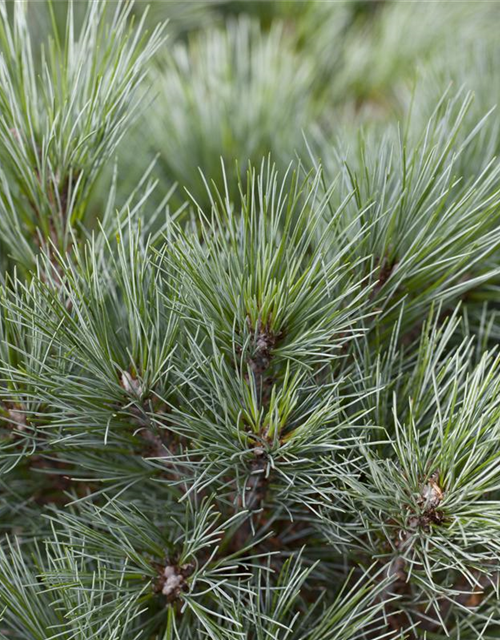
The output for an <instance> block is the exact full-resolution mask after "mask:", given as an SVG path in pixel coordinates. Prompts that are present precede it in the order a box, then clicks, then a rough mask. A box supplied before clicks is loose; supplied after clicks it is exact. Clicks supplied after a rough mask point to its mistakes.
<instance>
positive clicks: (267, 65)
mask: <svg viewBox="0 0 500 640" xmlns="http://www.w3.org/2000/svg"><path fill="white" fill-rule="evenodd" d="M67 4H68V3H67V1H66V0H56V1H55V2H52V3H51V4H50V3H49V2H48V1H47V0H28V1H27V5H28V11H27V16H28V22H29V25H30V28H31V29H32V31H33V33H34V34H35V35H36V36H37V39H38V40H39V42H40V43H43V42H44V41H45V40H46V37H47V33H48V31H49V30H50V28H51V27H50V26H51V21H52V20H53V21H55V22H56V24H57V25H58V28H59V31H60V33H61V34H63V33H64V29H65V22H66V15H67ZM74 6H75V14H76V16H77V23H78V18H80V19H83V16H84V15H85V11H86V10H87V6H88V1H87V0H76V1H75V2H74ZM133 13H134V14H135V16H136V17H137V18H139V17H142V15H143V14H144V13H146V20H147V23H148V24H149V25H150V27H151V29H153V28H154V27H155V26H156V25H157V24H158V23H159V22H165V21H167V22H168V26H167V32H168V34H169V37H168V39H167V41H166V43H165V45H164V46H163V47H162V49H161V50H160V51H159V52H158V54H157V55H156V58H155V60H154V63H153V64H152V65H151V67H150V73H149V78H148V83H147V84H146V85H145V86H146V88H145V89H144V95H143V109H142V113H141V116H140V118H139V119H138V121H137V122H136V124H135V126H134V127H133V130H132V131H131V132H130V135H128V136H126V139H125V140H124V142H123V143H122V144H121V147H120V149H119V152H118V155H117V162H118V163H119V167H120V175H121V176H126V179H125V180H122V185H118V195H119V197H120V194H121V197H122V198H125V197H126V195H127V194H128V193H129V192H130V185H131V184H134V185H135V184H137V182H138V181H139V180H140V178H141V176H142V175H143V173H144V170H145V168H146V167H147V166H148V165H149V164H150V162H151V161H153V160H154V159H155V158H156V164H155V168H154V169H153V176H154V177H155V179H157V180H158V181H159V182H160V185H161V188H160V189H158V190H157V193H158V195H157V201H158V202H161V199H162V197H163V195H164V193H165V190H167V189H169V188H171V187H172V186H173V185H176V191H175V195H174V197H173V199H171V200H170V202H171V205H172V204H175V205H179V206H181V205H183V203H185V201H186V193H185V191H186V190H187V191H188V192H189V193H190V194H191V195H192V197H193V198H194V199H195V200H196V202H197V203H199V205H200V206H202V207H205V206H206V205H207V204H208V196H207V190H206V186H205V184H204V181H203V179H202V178H201V176H200V171H199V170H201V171H202V172H203V174H204V176H205V177H206V178H208V179H209V180H213V181H215V183H216V184H217V186H218V187H219V188H221V187H222V186H223V185H222V172H221V169H220V163H219V162H216V161H215V160H214V158H221V159H222V160H223V161H224V163H225V167H226V175H227V179H228V183H229V184H231V183H234V184H235V183H236V181H235V180H234V178H235V177H236V174H237V173H239V174H240V175H244V173H245V171H246V168H247V164H248V161H250V162H251V163H253V164H254V165H258V164H259V163H260V161H261V159H262V157H263V156H266V155H268V154H271V156H272V158H273V160H274V162H275V163H276V164H277V165H278V167H279V168H283V167H286V166H287V165H288V164H289V163H290V161H292V160H294V159H296V158H297V157H298V158H299V159H301V160H302V161H303V162H304V163H305V164H308V163H311V154H313V155H314V160H315V161H319V160H321V161H323V162H324V163H325V164H328V163H329V162H331V160H332V158H331V157H328V155H329V153H330V154H333V153H334V152H333V151H329V150H331V149H333V147H334V143H336V142H337V141H338V139H339V138H342V142H343V144H344V145H345V146H346V148H348V147H350V146H352V145H353V144H356V143H355V139H356V138H357V137H358V136H359V131H360V130H362V131H367V130H369V131H370V134H369V135H372V134H373V135H379V134H377V132H380V135H382V132H383V130H384V126H385V125H386V124H387V122H388V121H391V120H392V121H394V120H397V121H400V122H401V123H402V126H409V127H415V128H416V129H419V128H420V127H421V124H422V123H423V122H425V121H426V120H427V119H428V117H429V114H431V113H432V111H433V110H434V108H435V106H436V104H437V103H438V101H439V100H440V98H441V97H442V96H443V92H444V91H445V90H446V88H447V87H451V89H449V90H451V91H453V92H455V91H456V90H458V89H459V88H460V87H463V88H464V91H466V90H471V91H474V93H475V96H476V98H475V101H474V103H473V105H472V107H471V109H470V115H469V119H470V122H471V125H470V126H471V127H473V126H474V125H475V123H477V121H478V119H480V118H481V117H482V116H483V115H484V114H485V113H486V112H488V111H489V110H490V109H491V108H493V107H495V105H496V102H497V101H498V97H499V96H498V93H500V82H499V77H498V75H499V74H500V72H499V71H498V69H499V65H498V64H497V63H498V59H499V45H498V44H497V42H496V41H497V28H496V27H497V25H498V21H499V18H500V4H499V3H495V2H493V3H491V2H468V1H464V2H440V1H438V0H431V1H430V2H404V1H397V0H396V1H394V0H392V1H391V0H351V1H344V0H339V1H328V0H326V1H325V0H317V1H316V0H297V1H291V0H275V1H267V0H239V1H234V0H233V1H231V0H205V1H204V2H198V1H192V0H182V1H180V0H179V1H176V0H173V1H169V0H156V1H153V2H150V3H149V2H142V1H139V2H136V3H135V4H134V9H133ZM410 114H411V115H410ZM497 119H498V116H497V115H496V114H493V115H492V116H491V117H490V121H491V122H490V123H489V126H488V127H487V128H485V129H484V130H483V133H482V134H481V135H482V138H481V139H480V140H478V142H477V143H476V145H475V148H476V150H477V151H476V154H474V153H473V151H471V152H470V155H471V156H474V157H469V156H468V157H467V158H466V159H465V161H466V162H470V163H471V167H474V169H475V168H477V166H478V165H480V163H481V156H482V155H488V154H484V153H483V154H482V153H481V149H483V151H484V144H485V143H487V144H488V149H493V150H496V149H497V148H498V144H499V141H498V132H497V129H498V125H497ZM405 123H406V124H405ZM318 141H319V143H318ZM325 156H326V157H325ZM112 170H113V168H112V167H111V166H110V167H109V170H108V171H107V173H106V175H105V176H104V178H103V179H102V180H101V181H100V183H99V186H98V188H97V189H96V191H95V193H94V198H93V203H94V206H95V208H96V211H98V210H99V208H102V206H103V202H104V199H105V198H106V194H107V192H108V190H109V180H110V176H111V174H112Z"/></svg>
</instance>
